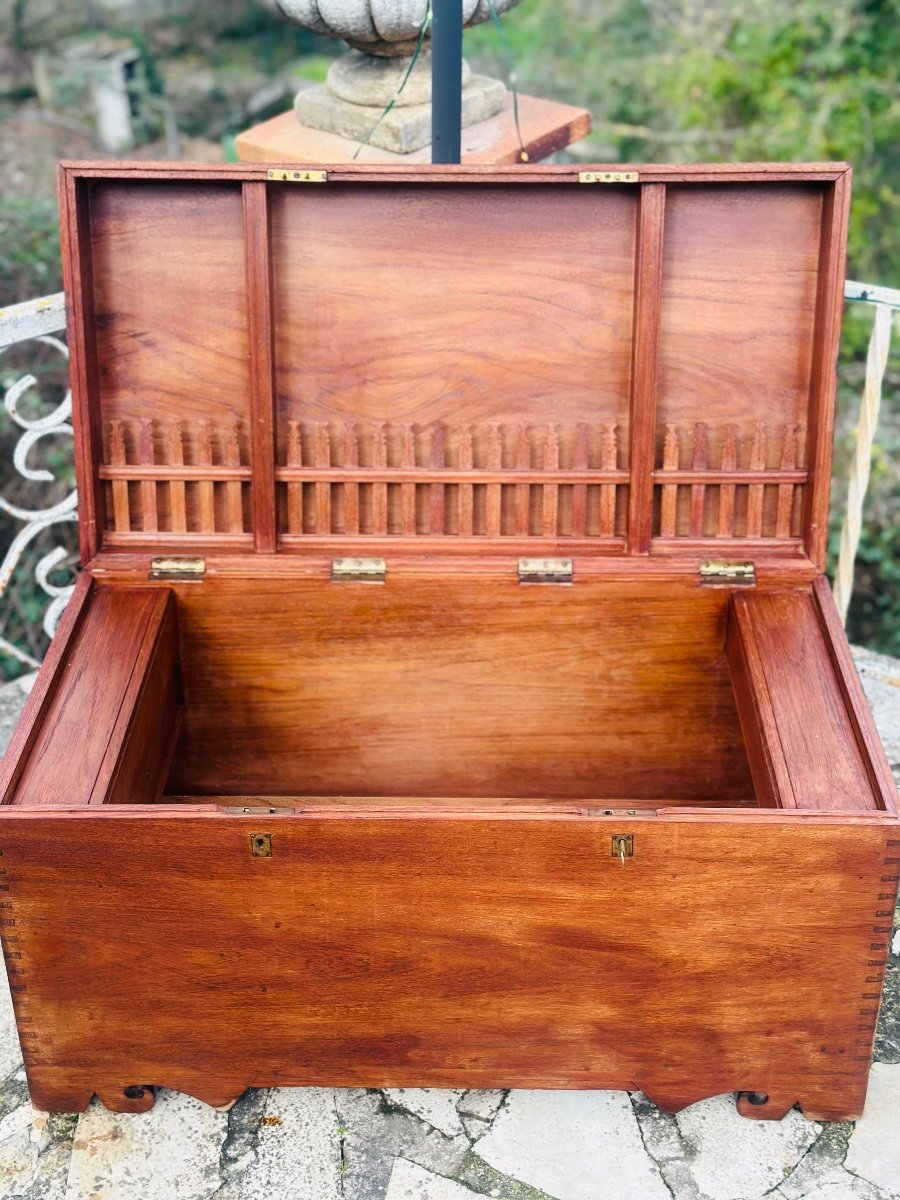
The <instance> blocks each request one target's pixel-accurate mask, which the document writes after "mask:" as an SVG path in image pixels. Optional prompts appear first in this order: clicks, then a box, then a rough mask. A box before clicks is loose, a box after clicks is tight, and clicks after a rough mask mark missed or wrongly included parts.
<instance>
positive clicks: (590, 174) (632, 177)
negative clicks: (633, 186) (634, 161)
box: [578, 171, 638, 183]
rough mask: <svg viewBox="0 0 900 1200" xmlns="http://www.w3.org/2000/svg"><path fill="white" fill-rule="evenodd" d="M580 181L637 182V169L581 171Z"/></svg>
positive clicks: (579, 173) (579, 174)
mask: <svg viewBox="0 0 900 1200" xmlns="http://www.w3.org/2000/svg"><path fill="white" fill-rule="evenodd" d="M578 182H579V183H637V182H638V173H637V171H579V172H578Z"/></svg>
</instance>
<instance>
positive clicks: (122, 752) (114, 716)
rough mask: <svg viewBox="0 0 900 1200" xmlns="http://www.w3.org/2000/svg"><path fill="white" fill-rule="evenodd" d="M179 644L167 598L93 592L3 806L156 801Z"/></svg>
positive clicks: (170, 725) (176, 693) (171, 729)
mask: <svg viewBox="0 0 900 1200" xmlns="http://www.w3.org/2000/svg"><path fill="white" fill-rule="evenodd" d="M176 637H177V633H176V624H175V603H174V598H173V597H172V595H171V594H170V593H168V592H165V591H160V590H156V589H143V590H142V589H137V588H129V589H127V590H115V589H112V588H100V589H97V591H96V592H95V593H94V595H93V596H92V597H91V598H90V601H89V603H88V606H87V609H86V612H85V614H84V615H83V616H82V618H81V620H80V623H79V626H78V630H77V633H76V634H75V635H74V636H73V638H72V640H71V642H70V644H69V645H68V647H67V653H66V656H65V660H64V662H62V663H61V664H59V667H58V669H56V670H55V671H53V674H52V682H53V689H52V694H51V696H50V697H49V699H48V702H47V704H46V706H45V709H44V712H43V714H42V716H41V719H40V723H39V725H38V726H37V728H36V729H35V731H34V737H33V740H32V743H31V746H30V747H29V749H28V751H27V753H25V754H24V755H23V756H22V760H21V761H20V763H19V770H18V773H17V776H16V779H15V782H14V783H13V785H12V786H11V787H10V788H9V790H8V792H7V794H6V795H4V797H3V800H2V803H4V804H14V805H22V806H27V807H29V808H34V807H41V806H46V805H69V804H73V803H74V804H105V803H145V804H146V803H151V802H152V801H153V800H155V799H156V798H157V797H158V796H159V794H160V792H161V791H162V787H163V784H164V782H165V779H166V776H167V774H168V769H169V764H170V762H171V757H172V752H173V750H174V747H175V741H176V737H177V733H178V728H179V724H180V717H181V709H180V689H179V681H178V679H177V675H176V667H175V664H176V654H177V647H176ZM48 674H49V672H48Z"/></svg>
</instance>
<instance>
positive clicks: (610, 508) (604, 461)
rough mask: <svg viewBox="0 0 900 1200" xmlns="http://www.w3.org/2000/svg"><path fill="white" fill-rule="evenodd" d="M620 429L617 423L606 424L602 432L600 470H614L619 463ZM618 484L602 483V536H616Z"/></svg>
mask: <svg viewBox="0 0 900 1200" xmlns="http://www.w3.org/2000/svg"><path fill="white" fill-rule="evenodd" d="M618 457H619V450H618V431H617V429H616V426H615V425H604V426H603V429H602V430H601V433H600V470H601V471H614V470H615V469H616V466H617V465H618ZM615 533H616V484H614V483H601V485H600V536H601V537H605V538H611V537H615Z"/></svg>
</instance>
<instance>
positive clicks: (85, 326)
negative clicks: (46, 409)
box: [58, 171, 107, 563]
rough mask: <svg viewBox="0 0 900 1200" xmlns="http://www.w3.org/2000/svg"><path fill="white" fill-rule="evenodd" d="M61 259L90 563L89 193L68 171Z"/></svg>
mask: <svg viewBox="0 0 900 1200" xmlns="http://www.w3.org/2000/svg"><path fill="white" fill-rule="evenodd" d="M58 184H59V186H58V201H59V212H60V255H61V259H62V273H63V286H64V288H65V294H66V325H67V335H68V350H69V378H70V381H71V387H72V412H73V430H74V436H75V477H76V481H77V484H78V529H79V542H80V549H81V561H82V562H85V563H87V562H90V560H91V559H92V558H93V557H94V555H95V554H96V553H97V551H98V550H99V548H100V545H101V542H102V533H103V530H104V528H105V527H106V524H107V519H106V504H105V497H104V494H103V492H102V490H101V487H100V484H99V482H98V479H97V468H98V465H99V463H100V459H101V451H102V447H101V412H100V406H99V404H98V403H97V400H98V390H99V376H100V365H99V362H98V356H97V340H96V327H97V311H96V305H95V302H94V280H93V255H92V253H91V229H92V225H93V214H92V213H91V209H90V191H89V190H88V188H87V187H85V186H84V185H83V184H81V185H79V184H78V183H77V182H76V179H75V177H74V176H73V175H72V174H71V173H70V172H68V171H60V173H59V179H58Z"/></svg>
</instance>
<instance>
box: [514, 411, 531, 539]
mask: <svg viewBox="0 0 900 1200" xmlns="http://www.w3.org/2000/svg"><path fill="white" fill-rule="evenodd" d="M516 470H517V471H530V470H531V437H530V435H529V429H528V426H527V425H525V424H520V425H519V426H518V428H517V430H516ZM530 493H531V486H530V484H527V483H517V484H516V534H517V536H518V537H528V535H529V534H530V533H531V519H530V518H531V511H530V510H531V494H530Z"/></svg>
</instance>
